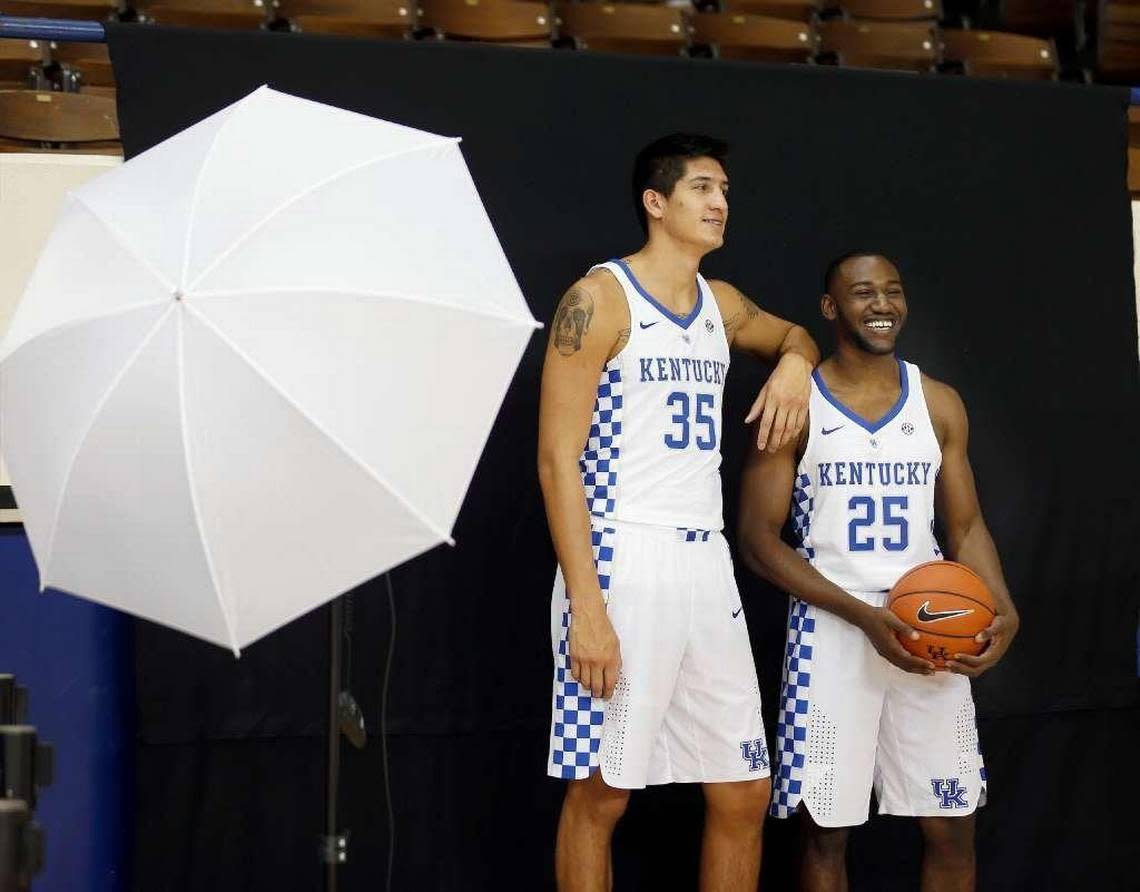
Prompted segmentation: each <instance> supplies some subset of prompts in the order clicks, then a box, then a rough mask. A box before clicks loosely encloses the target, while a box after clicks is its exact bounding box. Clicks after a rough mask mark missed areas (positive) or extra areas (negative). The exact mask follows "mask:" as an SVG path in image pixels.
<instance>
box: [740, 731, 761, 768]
mask: <svg viewBox="0 0 1140 892" xmlns="http://www.w3.org/2000/svg"><path fill="white" fill-rule="evenodd" d="M740 758H742V759H743V760H744V761H745V762H747V763H748V770H749V771H762V770H763V769H765V768H767V767H768V745H767V744H766V743H764V738H763V737H757V738H756V739H755V740H742V741H740Z"/></svg>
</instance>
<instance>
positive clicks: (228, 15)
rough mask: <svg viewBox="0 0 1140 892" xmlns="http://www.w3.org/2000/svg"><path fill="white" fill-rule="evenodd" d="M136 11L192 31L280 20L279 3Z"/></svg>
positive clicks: (172, 4)
mask: <svg viewBox="0 0 1140 892" xmlns="http://www.w3.org/2000/svg"><path fill="white" fill-rule="evenodd" d="M0 2H3V0H0ZM135 8H136V9H137V10H138V13H139V15H140V16H142V17H143V19H144V20H145V21H148V22H155V23H157V24H159V25H185V26H187V27H191V28H236V29H247V28H248V29H253V28H261V27H264V26H265V25H266V24H267V23H268V21H269V20H270V19H272V18H274V17H276V2H275V0H139V2H138V3H136V4H135Z"/></svg>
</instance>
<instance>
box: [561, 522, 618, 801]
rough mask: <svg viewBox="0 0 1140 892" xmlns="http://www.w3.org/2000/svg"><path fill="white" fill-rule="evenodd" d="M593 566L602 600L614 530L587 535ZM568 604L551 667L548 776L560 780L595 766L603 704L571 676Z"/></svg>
mask: <svg viewBox="0 0 1140 892" xmlns="http://www.w3.org/2000/svg"><path fill="white" fill-rule="evenodd" d="M590 540H591V544H592V545H593V547H594V563H595V564H596V565H597V567H598V583H599V584H600V585H601V589H602V597H603V598H606V599H607V600H608V599H609V595H610V577H611V575H612V574H613V563H614V530H613V529H612V528H610V527H606V528H604V529H601V530H593V531H592V532H591V533H590ZM569 631H570V605H569V602H567V605H566V609H565V610H563V611H562V631H561V634H560V635H559V638H558V656H557V658H556V659H555V665H554V708H553V725H554V727H553V731H552V734H551V738H550V740H551V742H550V761H551V765H550V766H549V767H550V773H551V774H553V775H554V776H555V777H561V778H562V779H563V780H582V779H583V778H587V777H589V776H590V773H591V772H592V771H593V770H594V769H595V768H597V767H598V753H599V750H600V749H601V746H602V722H603V721H604V719H605V701H604V700H601V699H600V698H599V699H595V698H594V697H593V696H591V694H590V692H589V691H588V690H586V689H585V688H583V687H582V686H581V685H579V684H578V682H576V681H575V680H574V677H573V676H572V675H571V674H570V643H569V638H568V635H569Z"/></svg>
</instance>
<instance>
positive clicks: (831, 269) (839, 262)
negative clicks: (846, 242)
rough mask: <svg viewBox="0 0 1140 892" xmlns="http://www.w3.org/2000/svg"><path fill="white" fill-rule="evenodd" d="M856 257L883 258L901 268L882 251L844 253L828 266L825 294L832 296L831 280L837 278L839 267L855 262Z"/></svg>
mask: <svg viewBox="0 0 1140 892" xmlns="http://www.w3.org/2000/svg"><path fill="white" fill-rule="evenodd" d="M856 257H882V258H883V259H884V260H885V261H887V262H888V263H890V264H891V265H892V266H893V267H894V268H895V269H898V267H899V265H898V264H897V263H895V262H894V261H893V260H892V259H891V258H890V257H888V256H887V255H886V254H884V253H883V252H882V251H844V252H843V253H842V254H840V255H839V256H838V257H836V258H835V259H834V260H832V261H831V263H829V264H828V265H827V271H826V272H825V273H824V274H823V291H824V293H825V294H831V280H832V279H833V278H835V274H836V273H837V272H839V267H841V266H843V264H845V263H846V262H847V261H848V260H854V259H855V258H856Z"/></svg>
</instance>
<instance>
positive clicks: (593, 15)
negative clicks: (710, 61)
mask: <svg viewBox="0 0 1140 892" xmlns="http://www.w3.org/2000/svg"><path fill="white" fill-rule="evenodd" d="M558 25H559V34H560V36H561V37H564V38H568V39H570V40H572V41H573V43H574V46H575V47H576V48H577V49H583V50H600V51H603V52H619V53H645V54H653V55H669V56H676V55H680V54H682V53H683V52H684V51H685V49H686V48H687V47H688V45H689V34H688V24H687V22H686V21H685V14H684V12H682V11H681V10H680V9H678V8H677V7H674V6H643V5H640V4H633V3H617V4H614V3H591V2H570V3H561V4H560V5H559V6H558Z"/></svg>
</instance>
